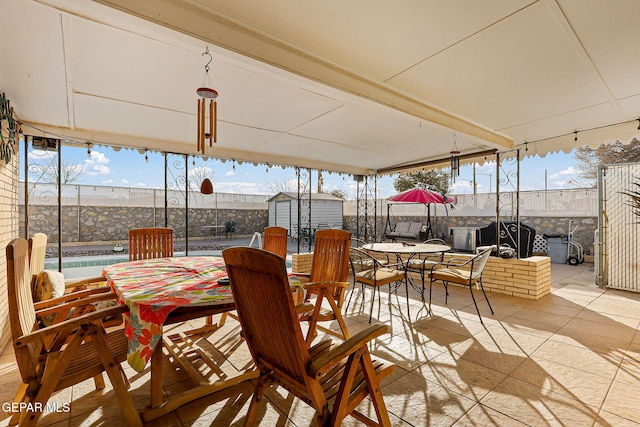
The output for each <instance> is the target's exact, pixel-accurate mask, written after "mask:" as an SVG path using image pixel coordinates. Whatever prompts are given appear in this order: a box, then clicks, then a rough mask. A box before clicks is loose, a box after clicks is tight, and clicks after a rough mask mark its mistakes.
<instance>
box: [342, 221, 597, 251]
mask: <svg viewBox="0 0 640 427" xmlns="http://www.w3.org/2000/svg"><path fill="white" fill-rule="evenodd" d="M386 220H387V218H386V217H384V218H378V224H377V233H378V238H377V239H376V241H382V238H383V236H384V230H385V228H384V226H385V222H386ZM569 220H574V221H576V223H577V225H578V228H577V229H576V231H575V233H574V236H573V239H574V241H576V242H577V243H580V244H581V245H582V247H583V248H584V251H585V253H586V254H593V239H594V233H595V230H596V229H597V227H598V218H597V217H570V216H567V217H521V218H520V222H522V223H523V224H525V225H528V226H530V227H533V228H534V229H535V230H536V235H542V234H563V235H567V234H568V231H569V230H568V227H569ZM401 221H417V222H422V223H424V222H426V220H425V218H424V217H420V216H402V217H401V216H394V217H391V225H392V226H393V225H395V224H397V223H398V222H401ZM494 221H495V217H450V218H449V220H448V222H447V220H446V218H442V217H438V218H437V219H436V220H434V219H432V222H431V228H432V229H433V237H437V238H441V239H443V240H445V241H450V239H449V236H448V235H447V234H446V233H447V230H448V227H486V226H487V225H489V224H490V223H492V222H494ZM344 224H345V228H346V229H348V230H351V231H352V232H353V231H354V230H355V229H356V218H355V217H353V216H345V218H344Z"/></svg>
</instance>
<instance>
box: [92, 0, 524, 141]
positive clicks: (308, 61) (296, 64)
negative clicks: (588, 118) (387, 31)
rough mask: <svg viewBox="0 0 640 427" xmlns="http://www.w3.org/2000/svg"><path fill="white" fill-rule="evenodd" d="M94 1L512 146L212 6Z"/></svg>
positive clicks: (184, 0)
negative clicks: (222, 12)
mask: <svg viewBox="0 0 640 427" xmlns="http://www.w3.org/2000/svg"><path fill="white" fill-rule="evenodd" d="M94 1H95V2H97V3H101V4H104V5H106V6H110V7H113V8H115V9H118V10H121V11H123V12H126V13H128V14H131V15H134V16H138V17H140V18H143V19H146V20H148V21H151V22H154V23H156V24H159V25H162V26H164V27H167V28H170V29H172V30H174V31H177V32H180V33H183V34H187V35H190V36H192V37H195V38H197V39H200V40H203V41H204V42H207V43H211V44H214V45H216V46H220V47H222V48H225V49H228V50H230V51H232V52H235V53H238V54H241V55H243V56H246V57H249V58H252V59H255V60H258V61H260V62H264V63H267V64H269V65H272V66H274V67H277V68H280V69H283V70H285V71H288V72H292V73H294V74H297V75H299V76H303V77H306V78H309V79H311V80H314V81H317V82H320V83H322V84H325V85H327V86H330V87H332V88H335V89H338V90H341V91H344V92H347V93H350V94H353V95H356V96H358V97H363V98H366V99H368V100H370V101H373V102H376V103H379V104H382V105H385V106H387V107H390V108H393V109H396V110H398V111H402V112H404V113H406V114H410V115H412V116H415V117H417V118H419V119H423V120H426V121H429V122H432V123H436V124H439V125H441V126H444V127H447V128H449V129H452V130H454V131H456V132H460V133H464V134H467V135H470V136H473V137H476V138H479V139H482V140H484V141H487V142H489V143H490V144H492V145H494V146H496V148H502V149H512V148H513V141H512V140H511V139H510V138H508V137H506V136H505V135H503V134H500V133H498V132H495V131H492V130H490V129H487V128H484V127H482V126H478V125H477V124H475V123H472V122H470V121H468V120H464V119H462V118H460V117H457V116H454V115H452V114H449V113H447V112H445V111H442V110H439V109H437V108H435V107H433V106H431V105H428V104H426V103H424V102H422V101H419V100H417V99H415V98H413V97H411V96H409V95H407V94H404V93H400V92H398V91H396V90H393V89H391V88H389V87H387V86H386V85H384V84H381V83H378V82H374V81H372V80H370V79H367V78H365V77H363V76H361V75H359V74H356V73H354V72H352V71H349V70H346V69H344V68H342V67H340V66H339V65H337V64H333V63H330V62H328V61H325V60H323V59H322V58H319V57H317V56H315V55H313V54H311V53H309V52H305V51H303V50H301V49H299V48H297V47H296V46H293V45H291V44H289V43H287V42H285V41H282V40H277V39H275V38H273V37H271V36H269V35H267V34H264V33H261V32H259V31H258V30H256V29H254V28H249V27H248V26H246V25H243V24H242V23H240V22H235V21H233V20H232V19H230V18H229V17H226V16H223V15H221V14H219V13H217V12H216V11H215V10H214V9H213V8H207V7H206V2H194V1H190V0H181V1H177V0H154V1H152V2H150V1H147V0H94Z"/></svg>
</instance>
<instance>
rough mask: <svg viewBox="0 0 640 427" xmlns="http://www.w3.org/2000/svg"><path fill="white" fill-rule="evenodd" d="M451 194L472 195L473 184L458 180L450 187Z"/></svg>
mask: <svg viewBox="0 0 640 427" xmlns="http://www.w3.org/2000/svg"><path fill="white" fill-rule="evenodd" d="M449 193H450V194H471V193H473V182H471V181H467V180H458V181H456V182H454V183H452V184H451V186H450V187H449Z"/></svg>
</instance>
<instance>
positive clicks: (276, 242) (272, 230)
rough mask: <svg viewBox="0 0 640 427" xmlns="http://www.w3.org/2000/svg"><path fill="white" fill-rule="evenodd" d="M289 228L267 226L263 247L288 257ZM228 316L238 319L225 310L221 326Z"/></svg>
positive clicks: (210, 320)
mask: <svg viewBox="0 0 640 427" xmlns="http://www.w3.org/2000/svg"><path fill="white" fill-rule="evenodd" d="M287 243H288V242H287V229H286V228H284V227H275V226H274V227H265V229H264V240H263V241H262V249H264V250H265V251H268V252H271V253H273V254H276V255H278V256H280V257H282V258H286V257H287ZM227 317H231V318H232V319H236V320H238V316H237V315H236V314H234V313H233V312H231V311H225V312H224V313H222V315H221V316H220V321H219V323H218V325H219V326H224V324H225V323H226V321H227ZM207 323H208V324H211V323H213V319H212V318H211V317H208V318H207Z"/></svg>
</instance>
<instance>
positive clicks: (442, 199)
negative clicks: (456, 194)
mask: <svg viewBox="0 0 640 427" xmlns="http://www.w3.org/2000/svg"><path fill="white" fill-rule="evenodd" d="M387 201H388V202H392V203H420V204H424V205H425V206H426V207H427V226H426V230H425V235H426V237H427V238H428V237H429V235H431V237H433V230H432V229H431V207H430V204H431V203H438V204H441V205H445V210H446V207H447V204H451V203H455V200H453V199H452V198H451V197H447V196H445V195H443V194H441V193H438V192H437V191H434V190H429V189H427V188H421V187H416V188H411V189H409V190H406V191H403V192H402V193H399V194H396V195H395V196H391V197H389V198H388V199H387ZM390 207H391V205H390V204H388V205H387V224H386V226H385V233H386V228H387V227H390V226H391V224H390V223H389V208H390ZM451 208H453V206H451ZM448 216H449V213H448V212H447V218H448Z"/></svg>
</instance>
